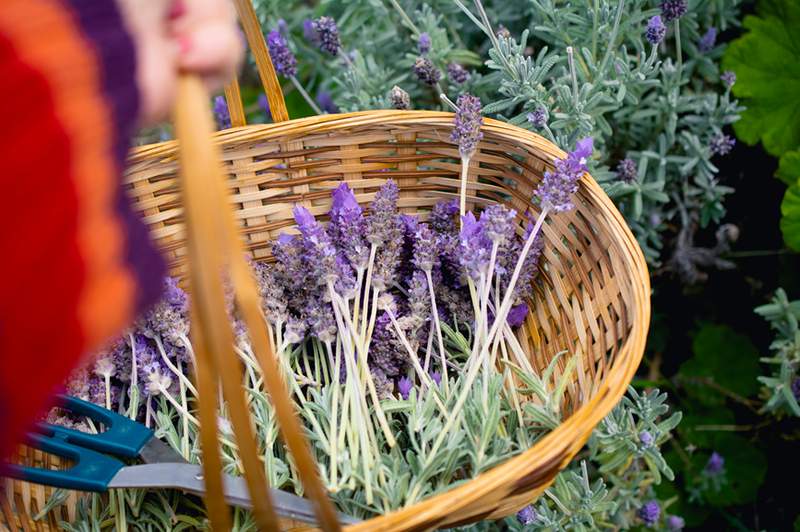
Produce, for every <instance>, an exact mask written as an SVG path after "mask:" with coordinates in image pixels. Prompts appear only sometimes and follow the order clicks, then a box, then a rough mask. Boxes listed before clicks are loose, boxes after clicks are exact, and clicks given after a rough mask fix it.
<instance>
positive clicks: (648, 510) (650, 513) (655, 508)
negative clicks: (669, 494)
mask: <svg viewBox="0 0 800 532" xmlns="http://www.w3.org/2000/svg"><path fill="white" fill-rule="evenodd" d="M637 515H638V516H639V519H641V520H642V521H643V522H644V524H645V525H646V526H649V527H653V526H655V524H656V523H658V518H659V517H660V516H661V506H659V504H658V501H649V502H646V503H644V505H642V507H641V508H639V511H638V512H637Z"/></svg>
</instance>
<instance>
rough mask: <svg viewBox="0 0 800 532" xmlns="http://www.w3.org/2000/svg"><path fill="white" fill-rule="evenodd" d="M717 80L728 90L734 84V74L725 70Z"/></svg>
mask: <svg viewBox="0 0 800 532" xmlns="http://www.w3.org/2000/svg"><path fill="white" fill-rule="evenodd" d="M719 79H720V81H722V83H724V84H725V87H727V88H729V89H730V88H731V87H733V86H734V84H735V83H736V72H734V71H732V70H726V71H725V72H723V73H722V74H721V75H720V77H719Z"/></svg>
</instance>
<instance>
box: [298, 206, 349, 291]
mask: <svg viewBox="0 0 800 532" xmlns="http://www.w3.org/2000/svg"><path fill="white" fill-rule="evenodd" d="M293 212H294V219H295V221H296V222H297V227H298V228H299V229H300V233H302V235H303V244H304V247H305V250H304V251H305V253H304V257H305V260H306V264H307V266H308V267H309V268H310V270H309V273H310V275H311V276H312V277H313V278H316V281H317V284H318V285H319V286H326V285H327V284H328V283H333V282H335V281H336V280H337V278H338V276H339V274H340V272H339V269H338V267H337V264H336V248H335V247H334V246H333V242H331V239H330V236H329V235H328V233H327V232H326V231H325V229H324V228H323V227H322V225H321V224H320V223H319V222H318V221H317V220H315V219H314V216H313V215H312V214H311V213H310V212H309V211H308V209H306V208H305V207H301V206H296V207H295V208H294V210H293Z"/></svg>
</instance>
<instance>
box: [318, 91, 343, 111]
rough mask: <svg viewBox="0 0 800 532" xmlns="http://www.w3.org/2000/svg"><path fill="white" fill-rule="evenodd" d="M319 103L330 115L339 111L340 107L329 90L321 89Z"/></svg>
mask: <svg viewBox="0 0 800 532" xmlns="http://www.w3.org/2000/svg"><path fill="white" fill-rule="evenodd" d="M316 100H317V105H319V108H320V109H321V110H322V111H323V112H325V113H328V114H329V115H332V114H336V113H338V112H339V107H338V106H337V105H336V103H334V101H333V97H332V96H331V93H330V92H328V91H322V90H321V91H319V92H317V98H316Z"/></svg>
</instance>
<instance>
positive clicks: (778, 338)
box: [755, 288, 800, 417]
mask: <svg viewBox="0 0 800 532" xmlns="http://www.w3.org/2000/svg"><path fill="white" fill-rule="evenodd" d="M755 312H756V314H758V315H760V316H762V317H763V318H764V319H765V320H767V321H768V322H769V324H770V326H771V327H772V329H774V330H775V340H774V341H773V342H772V345H771V346H770V349H771V350H772V352H773V355H772V356H771V357H765V358H762V359H761V361H762V362H764V363H765V364H768V365H769V367H770V368H772V372H771V374H770V375H769V376H761V377H759V378H758V380H759V381H761V383H762V384H764V387H765V388H766V390H767V393H768V395H769V399H767V402H766V403H765V404H764V410H765V411H767V412H771V413H778V412H783V413H788V414H790V415H793V416H798V417H800V404H798V401H800V327H798V320H800V300H795V301H789V298H788V297H787V296H786V292H785V291H784V290H783V289H782V288H779V289H778V290H777V291H776V292H775V295H774V296H773V298H772V301H771V302H770V303H769V304H767V305H762V306H760V307H758V308H756V309H755Z"/></svg>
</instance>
